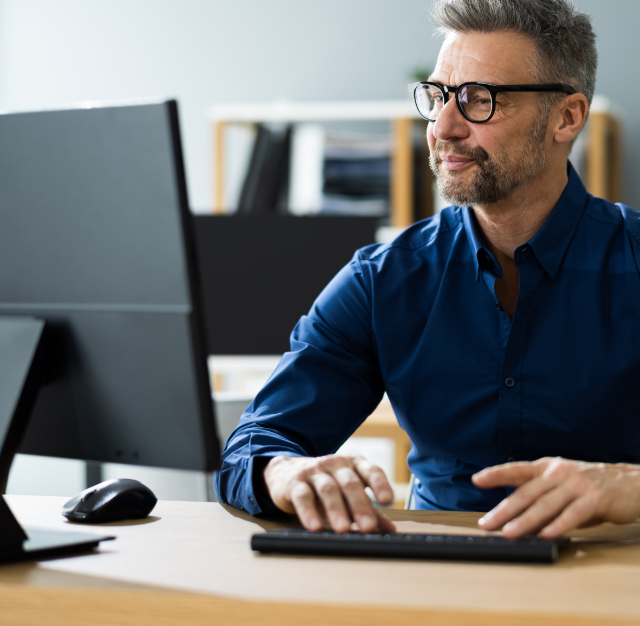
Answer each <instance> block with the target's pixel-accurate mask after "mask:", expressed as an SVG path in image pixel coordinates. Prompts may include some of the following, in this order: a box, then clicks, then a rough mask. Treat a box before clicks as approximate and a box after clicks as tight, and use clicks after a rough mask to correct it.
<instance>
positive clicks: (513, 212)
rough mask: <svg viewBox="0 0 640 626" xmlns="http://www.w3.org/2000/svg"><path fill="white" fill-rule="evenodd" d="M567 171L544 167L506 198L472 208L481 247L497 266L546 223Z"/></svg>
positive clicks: (509, 257)
mask: <svg viewBox="0 0 640 626" xmlns="http://www.w3.org/2000/svg"><path fill="white" fill-rule="evenodd" d="M567 181H568V177H567V170H566V165H565V166H564V167H558V165H555V164H554V166H551V164H550V166H548V167H546V168H545V169H544V170H543V172H542V173H541V174H540V176H538V177H537V178H536V179H535V180H534V181H532V182H531V183H530V184H529V185H527V186H525V187H521V188H520V189H518V190H517V191H516V192H515V193H514V194H513V195H512V196H511V197H510V198H508V199H507V200H503V201H501V202H497V203H495V204H489V205H485V206H475V207H473V209H474V213H475V216H476V218H477V221H478V225H479V226H480V230H481V231H482V236H483V239H484V241H485V244H486V245H487V247H488V248H489V250H491V252H492V253H493V255H494V256H495V257H496V259H497V260H498V262H499V263H500V265H503V264H502V261H503V260H505V261H506V260H507V259H511V260H513V254H514V252H515V250H516V248H517V247H518V246H521V245H522V244H523V243H525V242H527V241H529V239H531V238H532V237H533V236H534V235H535V234H536V233H537V232H538V231H539V230H540V228H541V227H542V225H543V224H544V223H545V222H546V221H547V218H548V217H549V215H551V212H552V211H553V209H554V207H555V205H556V204H557V203H558V200H559V199H560V196H562V193H563V192H564V189H565V187H566V186H567Z"/></svg>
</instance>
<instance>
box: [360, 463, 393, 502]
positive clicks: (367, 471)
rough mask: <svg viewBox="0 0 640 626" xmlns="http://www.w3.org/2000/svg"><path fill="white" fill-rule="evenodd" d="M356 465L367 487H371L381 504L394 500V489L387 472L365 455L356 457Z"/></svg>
mask: <svg viewBox="0 0 640 626" xmlns="http://www.w3.org/2000/svg"><path fill="white" fill-rule="evenodd" d="M354 467H355V469H356V471H357V472H358V474H359V475H360V477H361V478H362V481H363V482H364V484H365V485H366V486H367V487H371V491H373V495H374V496H375V498H376V500H377V501H378V502H379V503H380V504H391V503H392V502H393V489H392V487H391V483H390V482H389V479H388V478H387V476H386V474H385V473H384V472H383V471H382V470H381V469H380V468H379V467H378V466H377V465H374V464H373V463H370V462H369V461H367V460H366V459H365V458H363V457H356V458H355V459H354Z"/></svg>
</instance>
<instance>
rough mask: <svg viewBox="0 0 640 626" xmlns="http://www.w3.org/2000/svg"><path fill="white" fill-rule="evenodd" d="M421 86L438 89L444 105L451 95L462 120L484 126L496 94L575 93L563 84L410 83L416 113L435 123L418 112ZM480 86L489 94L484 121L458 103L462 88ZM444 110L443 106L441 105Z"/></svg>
mask: <svg viewBox="0 0 640 626" xmlns="http://www.w3.org/2000/svg"><path fill="white" fill-rule="evenodd" d="M423 85H432V86H434V87H437V88H438V89H440V91H441V92H442V94H443V96H444V104H445V105H446V104H447V102H449V96H450V95H451V94H453V95H454V96H455V101H456V105H457V106H458V110H459V111H460V113H461V114H462V116H463V117H464V119H466V120H467V121H469V122H471V123H472V124H484V123H485V122H488V121H489V120H490V119H491V118H492V117H493V115H494V113H495V112H496V94H498V93H501V92H502V93H508V92H534V91H558V92H563V93H566V94H568V95H572V94H574V93H577V92H576V90H575V89H574V88H573V87H571V86H570V85H567V84H565V83H549V84H539V85H537V84H528V85H492V84H491V83H480V82H470V83H462V84H461V85H458V86H457V87H448V86H447V85H441V84H440V83H432V82H430V81H420V82H417V83H411V84H410V85H409V89H410V90H411V93H412V94H413V101H414V103H415V105H416V108H417V109H418V113H419V114H420V117H422V118H423V119H425V120H427V121H428V122H435V121H436V118H430V117H425V116H424V115H423V114H422V111H420V107H419V106H418V101H417V99H416V92H417V91H418V87H420V86H423ZM470 85H472V86H480V87H484V88H485V89H486V90H487V91H488V92H489V94H490V95H491V113H489V116H488V117H487V118H486V119H484V120H472V119H471V118H470V117H469V116H468V115H467V114H466V113H465V112H464V107H463V106H462V103H461V102H460V96H459V94H460V91H461V90H462V89H463V88H464V87H468V86H470ZM443 108H444V105H443Z"/></svg>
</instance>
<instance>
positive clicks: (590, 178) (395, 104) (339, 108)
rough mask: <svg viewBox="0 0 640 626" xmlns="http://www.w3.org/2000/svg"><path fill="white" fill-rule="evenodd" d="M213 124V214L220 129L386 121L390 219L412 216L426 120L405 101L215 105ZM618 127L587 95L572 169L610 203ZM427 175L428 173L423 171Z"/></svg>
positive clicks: (219, 183)
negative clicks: (420, 132)
mask: <svg viewBox="0 0 640 626" xmlns="http://www.w3.org/2000/svg"><path fill="white" fill-rule="evenodd" d="M209 117H210V120H211V122H212V124H213V146H214V149H213V152H214V155H215V157H214V170H213V181H214V196H213V197H214V207H213V212H214V213H222V212H224V194H225V189H224V181H225V129H226V128H227V127H228V126H230V125H233V124H258V123H293V124H295V123H306V122H320V123H322V122H331V121H340V122H342V121H374V120H375V121H384V120H387V121H389V122H390V123H391V132H392V144H393V150H392V154H391V194H390V223H391V225H392V226H395V227H399V228H405V227H407V226H409V225H410V224H411V223H413V221H414V219H415V217H414V208H413V207H414V198H413V196H414V180H413V178H414V163H413V150H414V146H413V125H414V124H415V123H419V124H422V125H425V124H426V122H425V121H424V120H423V119H422V118H421V117H420V116H419V115H418V112H417V110H416V107H415V105H414V104H413V102H412V101H411V100H410V99H407V100H397V101H395V100H391V101H352V102H301V103H293V102H286V101H278V102H273V103H267V104H226V105H216V106H214V107H212V108H211V109H210V111H209ZM621 138H622V131H621V124H620V120H619V117H618V116H617V115H616V114H615V112H614V108H613V107H612V105H611V103H610V102H609V101H608V100H607V99H606V98H604V97H602V96H595V97H594V99H593V103H592V107H591V111H590V116H589V120H588V122H587V125H586V128H585V130H584V131H583V133H582V136H581V139H580V140H579V142H578V145H577V146H576V148H577V149H578V150H579V151H580V152H581V154H580V155H576V159H575V160H576V161H577V160H578V159H580V160H581V161H582V166H581V167H578V170H579V172H580V174H581V176H582V178H583V181H584V183H585V185H586V187H587V189H588V190H589V191H590V192H591V193H592V194H593V195H596V196H600V197H603V198H606V199H607V200H611V201H612V202H618V201H620V200H621V195H622V177H621V165H622V145H621V143H622V139H621ZM427 174H428V173H427Z"/></svg>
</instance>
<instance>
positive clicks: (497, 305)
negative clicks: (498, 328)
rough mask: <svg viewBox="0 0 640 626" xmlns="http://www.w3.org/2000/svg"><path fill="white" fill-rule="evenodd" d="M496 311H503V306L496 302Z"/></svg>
mask: <svg viewBox="0 0 640 626" xmlns="http://www.w3.org/2000/svg"><path fill="white" fill-rule="evenodd" d="M496 309H498V311H502V305H501V304H500V303H499V302H496Z"/></svg>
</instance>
